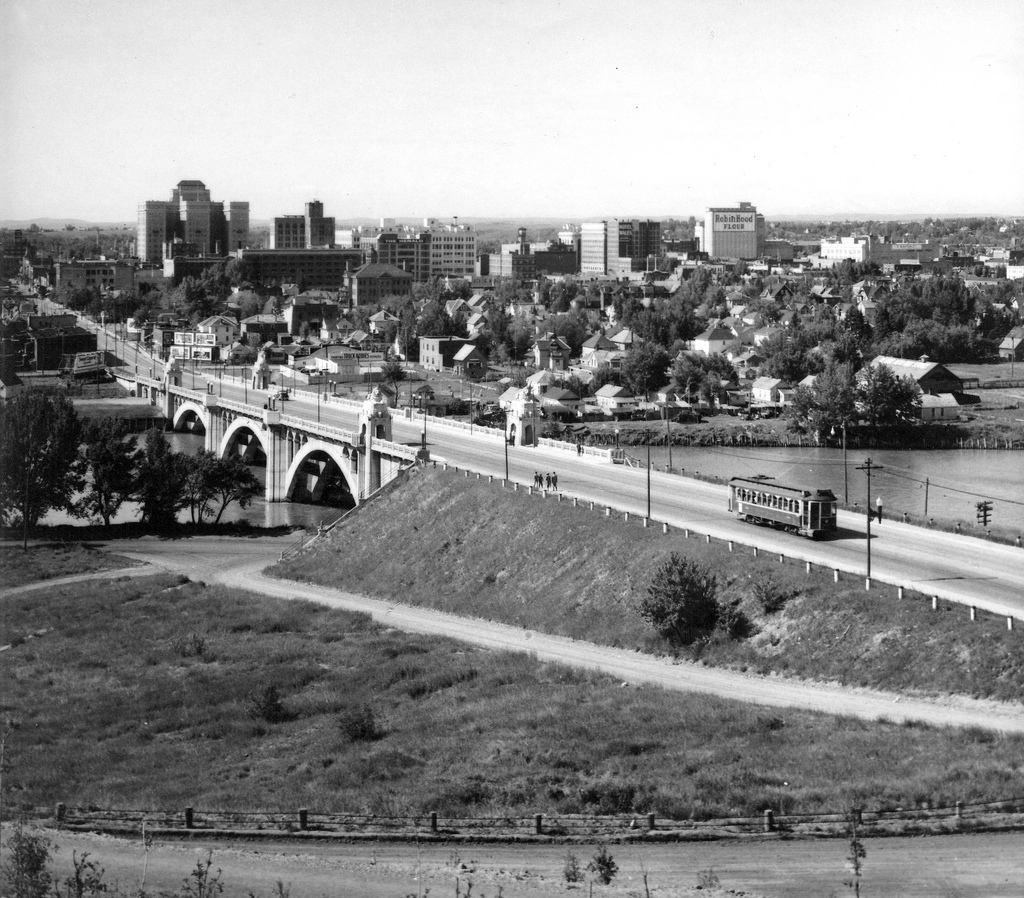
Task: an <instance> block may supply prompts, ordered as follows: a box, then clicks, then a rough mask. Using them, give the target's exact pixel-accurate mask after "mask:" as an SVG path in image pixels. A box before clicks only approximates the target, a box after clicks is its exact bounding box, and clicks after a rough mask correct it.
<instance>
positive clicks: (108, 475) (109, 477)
mask: <svg viewBox="0 0 1024 898" xmlns="http://www.w3.org/2000/svg"><path fill="white" fill-rule="evenodd" d="M82 441H83V443H84V447H83V451H82V456H83V458H84V459H85V468H86V471H87V473H88V475H89V476H88V478H87V481H86V490H85V494H84V495H83V496H82V498H81V499H79V500H78V503H77V506H76V510H77V513H79V514H81V515H82V516H83V517H99V518H102V520H103V523H104V524H105V525H106V526H108V527H109V526H110V519H111V518H112V517H113V516H114V515H116V514H117V512H118V509H119V508H120V507H121V505H122V504H123V503H124V502H125V500H126V499H129V498H130V497H131V496H132V494H133V492H134V490H135V478H136V474H137V471H138V467H139V462H140V460H141V459H142V450H140V449H137V448H136V446H135V440H134V439H133V438H132V436H131V434H129V433H128V428H127V427H126V426H125V424H124V422H123V421H121V420H119V419H118V418H101V419H100V420H98V421H86V422H85V424H84V425H83V426H82Z"/></svg>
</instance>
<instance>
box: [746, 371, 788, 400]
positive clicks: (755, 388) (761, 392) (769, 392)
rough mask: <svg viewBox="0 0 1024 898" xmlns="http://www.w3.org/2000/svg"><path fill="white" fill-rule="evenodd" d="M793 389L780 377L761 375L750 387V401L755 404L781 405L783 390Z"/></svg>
mask: <svg viewBox="0 0 1024 898" xmlns="http://www.w3.org/2000/svg"><path fill="white" fill-rule="evenodd" d="M790 389H792V388H791V387H790V385H789V384H787V383H786V382H785V381H784V380H780V379H779V378H778V377H759V378H758V379H757V380H755V381H754V383H753V384H752V385H751V387H750V401H751V403H752V404H754V405H781V404H782V403H783V395H782V391H783V390H790Z"/></svg>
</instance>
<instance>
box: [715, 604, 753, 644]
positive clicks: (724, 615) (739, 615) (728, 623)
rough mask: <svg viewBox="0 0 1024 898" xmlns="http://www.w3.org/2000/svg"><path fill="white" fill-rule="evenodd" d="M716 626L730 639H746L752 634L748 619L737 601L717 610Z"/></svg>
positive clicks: (751, 626)
mask: <svg viewBox="0 0 1024 898" xmlns="http://www.w3.org/2000/svg"><path fill="white" fill-rule="evenodd" d="M718 626H719V628H720V629H721V630H722V632H723V633H725V635H726V636H728V637H729V638H730V639H746V638H747V637H748V636H750V635H751V634H752V633H753V632H754V627H753V625H752V624H751V622H750V618H749V617H747V615H746V614H745V613H744V612H743V609H742V608H740V603H739V602H738V601H736V602H730V603H729V604H728V605H722V606H721V607H720V608H719V617H718Z"/></svg>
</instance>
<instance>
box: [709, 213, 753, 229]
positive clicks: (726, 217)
mask: <svg viewBox="0 0 1024 898" xmlns="http://www.w3.org/2000/svg"><path fill="white" fill-rule="evenodd" d="M714 215H715V220H714V229H715V230H716V231H753V230H754V229H755V225H754V215H755V213H753V212H715V213H714Z"/></svg>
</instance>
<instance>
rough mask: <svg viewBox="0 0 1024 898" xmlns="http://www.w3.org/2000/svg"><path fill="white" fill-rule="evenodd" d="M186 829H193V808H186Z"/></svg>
mask: <svg viewBox="0 0 1024 898" xmlns="http://www.w3.org/2000/svg"><path fill="white" fill-rule="evenodd" d="M185 829H192V808H185Z"/></svg>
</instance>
